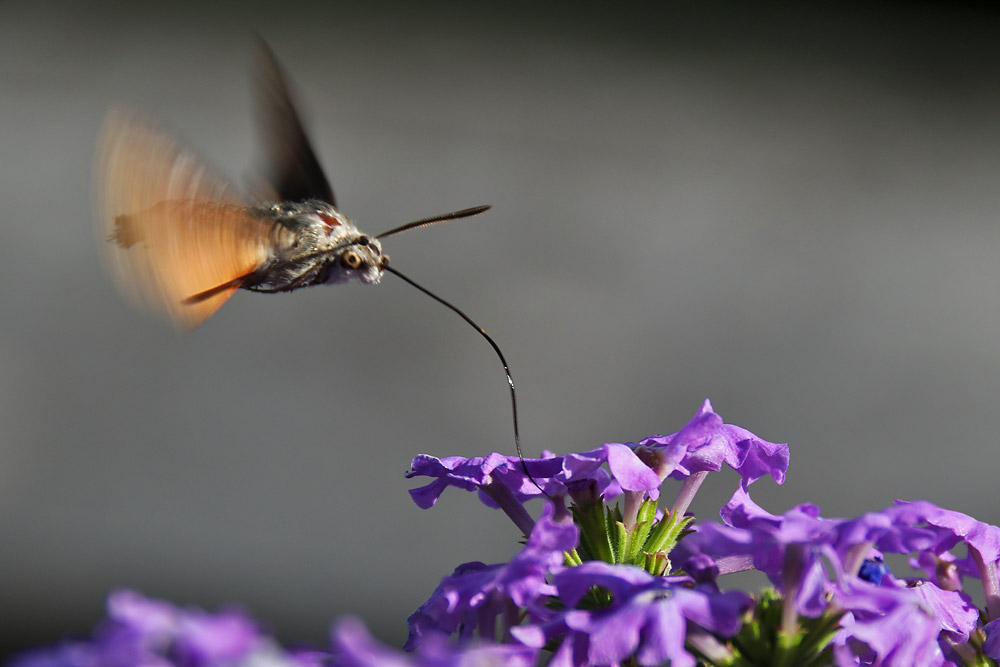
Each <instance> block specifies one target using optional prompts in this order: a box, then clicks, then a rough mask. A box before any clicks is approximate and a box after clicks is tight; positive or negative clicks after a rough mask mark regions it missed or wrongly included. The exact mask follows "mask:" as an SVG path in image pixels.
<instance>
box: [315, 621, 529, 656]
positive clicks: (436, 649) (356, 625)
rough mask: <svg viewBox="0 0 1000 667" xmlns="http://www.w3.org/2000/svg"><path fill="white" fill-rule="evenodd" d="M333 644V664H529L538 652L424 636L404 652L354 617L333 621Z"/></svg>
mask: <svg viewBox="0 0 1000 667" xmlns="http://www.w3.org/2000/svg"><path fill="white" fill-rule="evenodd" d="M333 645H334V661H333V663H332V664H333V665H334V666H335V667H530V666H531V665H534V664H535V657H536V655H537V653H538V651H537V650H536V649H534V648H531V647H529V646H524V645H522V644H491V643H488V642H482V643H479V644H471V645H467V646H462V647H461V648H458V647H455V646H451V645H449V644H447V643H445V642H444V641H443V640H441V641H438V640H428V641H426V642H424V643H423V644H421V646H420V648H419V650H417V651H416V652H414V653H409V654H407V653H403V652H401V651H397V650H394V649H391V648H388V647H386V646H384V645H382V644H380V643H379V642H378V641H376V640H375V639H374V638H373V637H372V636H371V635H370V634H369V633H368V630H367V629H366V628H365V626H364V624H363V623H362V622H361V621H359V620H357V619H355V618H346V619H342V620H341V621H339V622H337V624H336V625H335V626H334V629H333Z"/></svg>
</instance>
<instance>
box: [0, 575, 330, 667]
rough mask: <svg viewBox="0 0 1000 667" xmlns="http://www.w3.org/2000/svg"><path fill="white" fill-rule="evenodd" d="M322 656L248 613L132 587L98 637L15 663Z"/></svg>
mask: <svg viewBox="0 0 1000 667" xmlns="http://www.w3.org/2000/svg"><path fill="white" fill-rule="evenodd" d="M320 664H321V663H320V662H319V656H318V654H315V653H313V654H310V653H300V654H295V653H286V652H284V651H282V650H281V648H280V647H279V646H278V645H277V643H275V642H274V641H273V640H272V639H270V638H268V637H265V636H262V635H261V634H260V633H259V632H258V630H257V628H256V626H255V625H254V624H253V622H252V621H251V620H250V619H249V618H247V617H246V616H245V615H244V614H242V613H240V612H237V611H233V610H229V611H221V612H218V613H216V614H210V613H207V612H204V611H200V610H193V609H178V608H177V607H174V606H172V605H170V604H169V603H166V602H163V601H160V600H152V599H149V598H146V597H143V596H142V595H139V594H138V593H135V592H133V591H127V590H124V591H118V592H115V593H112V594H111V595H110V596H109V598H108V620H107V621H106V622H105V624H104V625H103V626H102V627H101V628H100V629H99V630H98V631H97V633H96V634H95V637H94V639H93V640H90V641H83V640H81V641H69V642H65V643H63V644H62V645H60V646H57V647H54V648H48V649H40V650H37V651H33V652H31V653H27V654H24V655H22V656H20V657H18V658H16V659H15V660H14V661H13V662H12V663H11V667H171V666H176V667H239V666H241V665H245V666H248V667H249V666H250V665H253V667H294V666H298V667H311V666H316V667H318V665H320Z"/></svg>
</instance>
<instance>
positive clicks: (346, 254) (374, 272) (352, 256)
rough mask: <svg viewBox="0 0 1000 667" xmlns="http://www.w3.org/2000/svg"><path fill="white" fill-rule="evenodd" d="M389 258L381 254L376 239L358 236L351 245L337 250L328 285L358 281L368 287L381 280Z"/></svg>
mask: <svg viewBox="0 0 1000 667" xmlns="http://www.w3.org/2000/svg"><path fill="white" fill-rule="evenodd" d="M388 263H389V258H388V257H387V256H386V255H383V254H382V244H381V243H379V241H378V239H375V238H372V237H370V236H366V235H364V234H362V235H360V236H358V237H357V238H356V239H355V240H354V241H353V242H352V243H351V244H349V245H347V246H345V247H343V248H342V249H340V250H338V251H337V252H336V253H335V254H334V256H333V259H332V260H331V264H330V277H329V278H327V281H326V282H328V283H342V282H348V281H354V280H356V281H359V282H362V283H365V284H368V285H371V284H375V283H377V282H379V281H380V280H382V274H383V273H384V272H385V266H386V265H387V264H388Z"/></svg>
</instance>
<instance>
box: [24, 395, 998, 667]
mask: <svg viewBox="0 0 1000 667" xmlns="http://www.w3.org/2000/svg"><path fill="white" fill-rule="evenodd" d="M788 462H789V450H788V446H787V445H784V444H778V443H772V442H769V441H766V440H763V439H762V438H759V437H757V436H756V435H754V434H753V433H750V432H749V431H747V430H745V429H742V428H740V427H738V426H734V425H731V424H725V423H724V422H723V420H722V419H721V417H719V415H718V414H716V413H715V412H714V411H713V410H712V406H711V404H710V403H709V402H708V401H706V402H705V403H704V404H703V405H702V406H701V408H700V409H699V410H698V411H697V412H696V414H695V415H694V417H693V418H692V419H691V420H690V421H689V422H688V423H687V424H685V425H684V426H683V427H682V428H681V429H679V430H678V431H677V432H675V433H672V434H670V435H666V436H659V435H655V436H650V437H648V438H645V439H643V440H639V441H637V442H622V443H608V444H604V445H601V446H600V447H595V448H591V449H588V450H586V451H583V452H579V453H567V454H561V455H557V454H554V453H551V452H546V453H544V454H543V455H542V456H541V457H540V458H537V459H526V460H524V461H521V460H520V459H519V458H517V457H509V456H504V455H501V454H498V453H493V454H489V455H487V456H484V457H471V458H465V457H445V458H437V457H433V456H427V455H423V456H419V457H417V458H416V459H414V460H413V463H412V465H411V468H410V471H409V472H408V473H407V476H408V477H411V478H416V477H426V478H429V480H430V481H429V482H427V483H426V484H424V485H423V486H420V487H418V488H415V489H413V490H412V491H411V492H410V493H411V495H412V497H413V500H414V502H416V503H417V505H418V506H420V507H422V508H430V507H433V506H434V504H435V503H436V501H437V499H438V498H439V497H440V496H441V494H442V493H443V492H444V491H445V490H446V489H447V488H450V487H454V488H458V489H463V490H465V491H476V492H477V493H478V495H479V498H480V500H481V501H482V502H483V503H484V504H486V505H487V506H489V507H492V508H499V509H501V510H502V511H503V512H504V513H505V514H506V515H507V516H508V517H509V518H510V519H511V520H512V521H513V523H514V524H515V526H517V528H518V529H519V530H520V531H521V532H522V533H523V534H524V536H525V544H524V547H523V549H521V551H520V552H519V553H517V554H516V555H515V556H513V557H512V558H511V559H510V560H509V561H507V562H502V563H495V564H491V565H487V564H484V563H481V562H474V563H465V564H462V565H458V566H457V567H456V568H455V569H454V571H453V572H452V573H451V574H450V575H447V576H445V577H444V578H443V579H442V580H441V583H440V584H439V585H438V587H437V588H436V589H435V590H434V592H433V593H432V594H431V596H430V597H429V598H428V600H427V601H426V602H425V603H424V604H423V605H421V606H420V607H419V608H418V609H417V610H416V611H415V612H414V613H413V614H412V615H411V616H410V619H409V637H408V639H407V642H406V644H405V646H404V647H403V649H405V650H399V649H395V648H391V647H388V646H385V645H383V644H381V643H380V642H378V641H377V640H375V639H374V638H372V636H371V635H370V634H369V633H368V631H367V630H366V629H365V627H364V625H363V624H361V622H360V621H358V620H356V619H344V620H341V621H339V622H338V623H337V624H336V625H335V626H334V629H333V633H332V641H331V646H330V647H328V648H327V649H324V650H322V651H313V652H288V651H283V650H282V649H281V648H280V647H278V645H277V644H276V643H275V642H274V641H273V640H271V639H269V638H267V637H266V636H263V635H262V634H261V633H260V632H259V631H258V630H257V628H256V626H255V625H254V624H253V623H251V622H250V621H249V619H247V618H246V617H245V616H243V615H242V614H240V613H238V612H232V611H228V612H220V613H219V614H206V613H205V612H197V611H191V610H178V609H177V608H174V607H172V606H170V605H167V604H166V603H162V602H157V601H150V600H146V599H144V598H141V597H139V596H137V595H136V594H133V593H119V594H116V595H114V596H112V599H111V601H110V602H109V620H108V622H107V623H106V624H105V626H103V627H102V628H101V629H99V630H98V632H97V633H96V634H95V636H94V638H93V639H92V640H90V641H85V642H84V641H81V642H69V643H66V644H64V645H62V646H60V647H57V648H55V649H50V650H48V651H43V652H37V653H33V654H28V655H26V656H23V657H22V658H21V659H20V660H21V661H20V662H17V663H15V665H16V667H64V666H65V667H90V666H91V665H109V667H117V665H126V664H128V665H149V667H154V666H155V667H160V666H161V665H163V666H166V665H183V666H185V667H201V666H202V665H204V666H205V667H208V666H210V665H220V666H221V665H226V666H227V667H232V666H237V665H243V666H247V667H249V666H251V665H252V666H253V667H269V666H271V665H274V666H279V665H280V666H285V665H288V666H292V665H324V666H326V665H344V666H352V667H369V666H374V665H389V666H390V667H392V666H395V665H398V666H400V667H402V666H419V667H425V666H426V667H430V666H438V665H441V666H445V665H448V666H456V667H457V666H462V667H477V666H479V665H514V666H518V665H525V666H527V665H536V664H544V665H549V666H550V667H577V666H579V667H583V666H584V665H597V666H599V665H609V666H610V665H633V664H634V665H660V664H666V663H669V664H670V665H672V666H674V667H678V666H682V667H683V666H688V665H696V664H702V665H756V664H786V665H838V666H853V665H882V666H886V667H888V666H892V665H900V666H910V665H928V666H938V665H941V666H944V665H997V664H998V663H997V660H998V659H1000V573H998V561H1000V529H998V528H997V527H995V526H992V525H989V524H986V523H983V522H980V521H977V520H975V519H973V518H972V517H969V516H967V515H964V514H960V513H957V512H952V511H949V510H945V509H942V508H939V507H937V506H935V505H933V504H932V503H929V502H926V501H914V502H903V501H897V502H896V503H894V504H893V505H890V506H889V507H886V508H883V509H881V510H878V511H874V512H868V513H866V514H863V515H861V516H858V517H854V518H846V519H841V518H829V517H824V516H822V514H821V512H820V509H819V507H817V506H815V505H813V504H810V503H803V504H800V505H797V506H795V507H793V508H792V509H790V510H788V511H787V512H784V513H782V514H772V513H770V512H768V511H767V510H766V509H764V508H762V507H760V506H759V505H757V504H756V503H755V502H754V501H753V500H752V499H751V497H750V487H751V485H752V484H753V483H754V482H756V481H757V480H759V479H760V478H761V477H764V476H770V477H772V478H773V480H774V481H775V482H777V483H779V484H780V483H782V482H783V481H784V479H785V474H786V472H787V469H788ZM724 466H728V467H730V468H732V469H733V470H735V471H736V472H737V473H738V474H739V476H740V480H739V484H738V487H737V488H736V489H735V491H734V493H733V494H732V496H731V497H730V499H729V500H728V502H726V503H725V504H724V505H723V506H722V508H721V510H720V513H719V514H720V517H721V519H722V522H721V523H720V522H717V521H705V520H698V521H696V520H695V517H693V516H691V515H690V514H688V508H689V507H690V504H691V500H692V498H693V497H694V496H695V494H696V493H697V492H698V490H699V488H700V486H701V484H702V482H703V481H704V479H705V476H706V475H708V474H710V473H712V472H715V471H718V470H721V469H722V468H723V467H724ZM675 482H676V483H679V488H676V489H675V490H674V493H673V495H672V497H669V498H668V497H666V494H667V493H668V491H669V490H670V486H669V485H671V484H673V483H675ZM539 500H540V501H542V507H541V511H540V513H538V518H537V520H536V519H535V518H534V517H533V513H532V512H531V511H529V504H530V503H532V502H535V501H539ZM894 554H895V555H903V556H907V557H908V558H909V564H910V566H911V567H912V568H913V570H914V574H915V575H917V574H919V575H920V576H907V575H902V574H898V573H896V572H893V570H892V569H891V568H890V567H889V565H888V564H887V562H886V556H888V555H894ZM747 570H755V571H758V572H761V573H763V574H764V575H766V576H767V578H768V579H769V581H770V583H771V586H770V587H768V588H765V589H763V590H760V591H757V592H754V593H752V594H751V593H748V592H743V591H740V590H726V583H727V582H728V578H727V575H729V574H732V573H736V572H740V571H747ZM967 585H969V586H972V587H975V588H978V589H979V591H980V594H981V596H982V598H983V599H984V600H985V605H984V607H983V608H977V607H976V605H975V603H974V602H973V599H972V597H971V596H970V595H969V592H968V591H967V590H966V586H967Z"/></svg>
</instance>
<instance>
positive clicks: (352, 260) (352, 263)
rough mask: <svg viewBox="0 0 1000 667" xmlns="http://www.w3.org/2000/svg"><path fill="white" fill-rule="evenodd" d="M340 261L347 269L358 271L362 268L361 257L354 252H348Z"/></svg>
mask: <svg viewBox="0 0 1000 667" xmlns="http://www.w3.org/2000/svg"><path fill="white" fill-rule="evenodd" d="M340 261H342V262H343V263H344V266H346V267H347V268H349V269H356V268H358V267H359V266H361V255H359V254H358V253H356V252H354V251H353V250H348V251H347V252H345V253H344V254H343V255H342V256H341V258H340Z"/></svg>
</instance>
